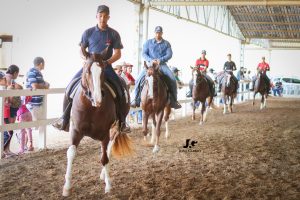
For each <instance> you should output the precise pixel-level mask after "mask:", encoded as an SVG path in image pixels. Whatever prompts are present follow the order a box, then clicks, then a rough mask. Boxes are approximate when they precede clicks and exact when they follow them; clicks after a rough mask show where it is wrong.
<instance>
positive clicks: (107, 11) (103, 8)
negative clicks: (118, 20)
mask: <svg viewBox="0 0 300 200" xmlns="http://www.w3.org/2000/svg"><path fill="white" fill-rule="evenodd" d="M101 12H106V13H107V14H109V7H107V6H106V5H100V6H98V9H97V13H101Z"/></svg>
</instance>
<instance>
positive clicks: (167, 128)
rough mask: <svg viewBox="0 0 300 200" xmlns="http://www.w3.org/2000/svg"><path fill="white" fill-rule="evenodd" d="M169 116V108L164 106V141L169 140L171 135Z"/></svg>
mask: <svg viewBox="0 0 300 200" xmlns="http://www.w3.org/2000/svg"><path fill="white" fill-rule="evenodd" d="M170 114H171V107H170V106H166V107H165V114H164V121H165V128H166V134H165V137H166V139H169V138H170V136H171V134H170V132H169V115H170Z"/></svg>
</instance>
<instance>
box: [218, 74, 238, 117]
mask: <svg viewBox="0 0 300 200" xmlns="http://www.w3.org/2000/svg"><path fill="white" fill-rule="evenodd" d="M232 76H233V74H232V72H224V78H223V80H222V83H221V84H222V87H221V94H222V100H223V104H224V110H223V114H226V113H227V107H228V110H229V112H231V113H232V112H233V110H232V104H233V102H234V98H235V97H236V95H237V88H238V83H236V82H235V81H234V79H233V77H232ZM227 101H229V104H228V105H227Z"/></svg>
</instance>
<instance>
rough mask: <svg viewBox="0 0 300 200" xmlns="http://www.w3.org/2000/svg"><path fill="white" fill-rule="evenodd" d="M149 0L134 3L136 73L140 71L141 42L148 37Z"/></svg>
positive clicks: (141, 64)
mask: <svg viewBox="0 0 300 200" xmlns="http://www.w3.org/2000/svg"><path fill="white" fill-rule="evenodd" d="M149 7H150V4H149V0H144V1H143V3H138V4H135V13H136V34H137V37H136V38H138V39H137V41H135V44H136V46H137V48H136V52H135V53H134V55H135V57H136V63H135V65H136V66H137V69H138V73H139V72H140V71H141V69H142V66H143V63H142V49H143V43H144V42H145V41H146V40H147V39H148V21H149Z"/></svg>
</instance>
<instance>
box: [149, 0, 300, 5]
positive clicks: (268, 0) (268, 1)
mask: <svg viewBox="0 0 300 200" xmlns="http://www.w3.org/2000/svg"><path fill="white" fill-rule="evenodd" d="M150 5H151V6H300V1H298V0H296V1H295V0H286V1H282V0H263V1H261V0H252V1H249V0H235V1H228V0H227V1H226V0H210V1H203V0H202V1H201V0H199V1H190V0H187V1H183V0H177V1H176V0H175V1H152V0H151V1H150Z"/></svg>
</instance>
